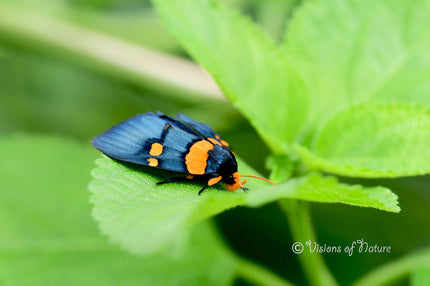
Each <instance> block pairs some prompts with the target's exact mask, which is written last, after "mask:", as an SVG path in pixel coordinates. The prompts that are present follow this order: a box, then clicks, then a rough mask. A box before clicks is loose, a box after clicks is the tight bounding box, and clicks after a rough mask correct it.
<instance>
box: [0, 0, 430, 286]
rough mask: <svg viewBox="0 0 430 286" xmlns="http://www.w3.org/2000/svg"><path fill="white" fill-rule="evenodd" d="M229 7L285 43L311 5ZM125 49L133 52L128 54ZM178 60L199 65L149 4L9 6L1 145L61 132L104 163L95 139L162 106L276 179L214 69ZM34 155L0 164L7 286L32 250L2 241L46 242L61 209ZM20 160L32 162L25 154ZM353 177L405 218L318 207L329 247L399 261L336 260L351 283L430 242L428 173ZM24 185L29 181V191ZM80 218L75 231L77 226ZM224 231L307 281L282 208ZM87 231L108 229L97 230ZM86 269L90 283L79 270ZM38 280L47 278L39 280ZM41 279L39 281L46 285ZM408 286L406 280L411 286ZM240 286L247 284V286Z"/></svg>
mask: <svg viewBox="0 0 430 286" xmlns="http://www.w3.org/2000/svg"><path fill="white" fill-rule="evenodd" d="M224 2H228V4H229V5H232V6H234V7H236V8H238V9H240V10H242V11H243V12H244V13H246V14H248V15H249V16H250V17H251V18H252V19H253V20H254V21H255V22H256V23H257V24H258V25H260V27H261V28H262V29H263V30H264V31H265V32H267V33H268V34H270V35H271V36H272V37H273V38H274V39H277V40H279V39H281V35H282V33H283V30H284V29H285V27H286V26H287V25H288V19H289V17H290V16H291V13H292V11H293V10H294V7H296V6H297V5H300V2H301V1H300V0H289V1H276V0H271V1H257V0H236V1H227V0H224ZM88 35H92V36H93V37H90V38H91V40H87V38H86V37H87V36H88ZM81 36H82V37H81ZM106 44H109V45H111V46H107V45H106ZM124 46H125V47H132V48H131V49H130V50H129V49H125V50H122V49H121V47H124ZM148 49H150V50H148ZM153 51H155V52H157V53H156V54H154V56H153V57H152V61H151V62H145V61H143V60H142V59H143V58H142V54H140V53H143V55H147V53H152V52H153ZM104 54H106V55H107V58H106V59H104V60H103V59H101V57H100V55H104ZM116 55H117V57H116ZM168 55H171V56H174V57H175V58H170V57H168ZM177 58H180V59H183V60H186V61H191V59H190V58H189V56H188V55H187V54H186V53H185V52H184V51H183V50H182V49H181V47H180V46H179V44H178V43H177V42H176V41H175V40H174V39H173V38H172V37H171V36H170V35H169V34H168V32H167V31H166V29H165V28H164V26H163V25H162V23H161V21H160V19H159V18H158V16H157V15H156V13H155V12H154V9H153V7H152V5H151V3H150V2H149V1H143V0H125V1H120V0H75V1H72V0H69V1H66V0H15V1H9V0H2V1H1V2H0V139H1V140H3V141H4V140H6V141H7V140H8V138H11V137H16V136H19V138H20V141H25V140H27V138H34V137H38V136H41V135H48V136H54V137H56V138H58V140H61V138H67V140H73V141H75V142H78V143H77V144H80V145H82V146H84V147H83V148H84V149H85V151H84V152H88V153H90V154H91V156H92V158H93V160H95V159H96V158H98V156H99V155H98V154H99V153H98V152H97V151H96V150H93V149H92V147H91V146H90V143H89V142H90V140H91V138H92V137H94V136H95V135H97V134H99V133H101V132H102V131H104V130H105V129H107V128H109V127H111V126H112V125H114V124H116V123H118V122H120V121H122V120H125V119H127V118H129V117H131V116H133V115H135V114H138V113H144V112H147V111H156V110H160V111H162V112H164V113H167V114H170V115H174V114H175V113H177V112H182V113H185V114H187V115H189V116H190V117H192V118H195V119H197V120H199V121H204V122H206V123H208V124H209V125H211V126H213V127H214V128H215V129H216V130H217V131H219V133H220V134H222V135H223V137H224V138H226V139H227V140H228V141H229V142H230V143H231V145H232V146H234V149H235V152H236V153H237V154H239V155H240V156H241V157H242V158H243V159H245V160H246V161H247V162H248V163H249V164H250V165H251V166H253V167H254V168H255V169H257V170H258V171H260V172H261V173H262V174H265V175H267V174H268V172H267V170H266V169H265V163H264V162H265V157H266V156H267V155H268V154H269V151H268V149H267V147H266V146H265V145H264V143H263V142H262V141H261V140H260V139H259V138H258V135H257V134H256V133H255V131H254V130H253V129H252V127H251V126H250V125H249V124H248V122H247V121H246V120H245V119H244V118H243V117H242V116H241V115H240V114H239V113H238V112H237V111H236V110H235V109H234V108H233V107H232V105H231V104H230V103H228V102H227V101H226V100H225V99H223V97H222V95H220V93H219V91H217V89H216V88H214V86H213V85H212V84H213V83H212V82H211V80H210V79H209V77H208V76H207V75H206V74H205V73H204V72H203V71H201V72H200V71H199V70H198V68H197V67H194V66H192V67H191V69H192V71H193V73H191V72H190V73H189V74H187V73H185V75H184V72H183V71H182V70H181V68H182V67H184V65H185V66H186V65H187V62H183V61H179V62H177V61H176V60H177ZM148 65H149V67H151V66H152V67H154V70H156V69H157V68H156V67H157V66H159V67H161V71H164V70H169V71H170V72H171V73H172V74H171V75H170V76H167V75H166V76H165V77H164V76H163V73H162V72H161V75H160V74H157V73H156V72H154V74H151V69H149V72H147V71H146V69H148ZM140 66H142V67H143V68H142V70H140V69H139V67H140ZM136 67H138V68H137V69H136ZM145 68H146V69H145ZM196 71H197V72H196ZM195 72H196V73H197V76H195V75H194V73H195ZM175 73H176V74H175ZM182 77H185V78H186V80H185V82H186V81H187V80H189V81H190V82H191V85H190V86H187V85H184V82H181V81H178V80H175V79H182ZM196 86H198V87H199V88H196ZM429 96H430V95H429ZM6 141H5V142H6ZM1 145H2V146H3V147H2V148H3V150H1V151H0V152H2V154H3V156H6V155H7V153H8V151H9V150H12V149H14V148H18V149H19V148H23V149H25V148H27V147H26V146H27V145H26V144H25V142H24V143H23V144H22V146H20V145H18V146H16V145H15V146H10V145H7V144H4V143H2V144H1ZM255 150H258V152H256V151H255ZM26 152H28V153H31V152H32V151H31V150H23V153H24V154H26ZM53 154H55V152H53ZM6 157H7V156H6ZM34 158H36V157H31V159H29V160H28V162H27V163H26V167H25V168H24V167H22V166H17V167H13V166H12V165H13V164H14V163H15V161H14V160H13V157H12V158H9V160H5V159H2V158H0V160H3V163H0V166H1V169H0V178H1V180H2V182H3V183H2V182H0V195H1V196H2V197H1V198H0V205H3V206H2V207H1V210H0V215H1V216H2V217H1V218H0V284H1V285H22V284H20V283H19V281H20V279H19V273H18V270H16V269H13V268H12V267H6V266H7V265H8V264H9V263H10V261H12V260H14V261H15V262H16V261H17V260H19V259H18V258H14V257H15V256H14V253H15V252H16V251H18V252H20V251H21V252H22V251H24V252H25V251H26V250H22V249H20V250H16V249H14V247H13V246H11V245H10V244H7V243H2V242H1V241H7V239H10V238H11V237H13V238H14V239H16V240H18V241H19V240H21V239H22V240H25V241H31V240H32V239H33V238H34V237H37V235H35V236H33V235H34V234H37V233H44V232H45V229H44V228H43V227H45V228H46V229H50V225H49V224H46V225H43V224H41V225H40V226H38V227H37V228H36V229H31V228H30V227H29V225H31V222H32V219H37V217H32V216H33V214H34V213H38V211H40V210H43V209H50V206H49V204H50V200H48V199H46V198H45V199H41V198H40V197H39V196H40V195H44V194H45V193H44V192H43V191H42V190H40V189H38V188H42V186H43V184H40V185H38V184H35V185H32V184H31V182H27V183H25V181H26V178H27V176H26V173H25V172H26V171H28V172H34V171H35V170H32V169H31V168H29V166H30V167H31V165H32V164H36V163H37V162H32V160H36V159H34ZM65 159H67V158H65ZM20 160H21V161H20V162H22V161H23V159H22V158H21V159H20ZM37 160H39V161H38V162H40V161H43V160H44V158H43V156H42V157H40V158H37ZM70 160H77V159H76V158H70ZM93 160H89V161H88V162H85V163H83V166H84V168H83V169H82V170H80V171H79V174H80V175H76V176H80V177H79V178H80V180H81V181H82V182H85V181H86V182H89V180H90V175H89V172H90V170H91V168H92V167H94V164H93ZM62 164H66V165H67V161H66V160H63V161H62ZM21 167H22V168H21ZM11 168H12V169H13V168H15V169H16V170H18V171H19V170H22V175H23V176H22V178H21V179H15V180H12V179H11V176H12V173H8V171H9V170H11ZM15 169H14V170H15ZM18 171H17V172H18ZM38 176H39V179H40V176H42V177H43V176H44V177H45V178H46V180H48V179H52V176H55V174H48V173H42V174H38ZM29 177H30V178H31V176H29ZM71 178H73V176H71ZM28 180H29V179H28ZM344 180H345V181H348V182H359V183H361V184H364V185H366V184H367V185H377V184H378V185H379V184H380V185H384V186H387V187H389V188H391V189H392V190H393V191H394V192H395V193H397V194H398V195H399V197H400V205H401V207H402V211H401V212H400V213H399V214H392V213H386V212H381V211H378V210H374V209H367V208H366V209H364V208H363V209H362V208H357V207H350V206H343V205H339V204H336V205H330V204H312V214H313V218H314V224H315V228H316V233H317V236H318V239H319V242H320V244H321V245H323V244H327V245H341V246H346V245H349V244H351V243H352V241H355V240H357V239H361V238H363V239H364V240H366V241H367V242H369V243H374V244H378V245H390V246H391V247H392V252H391V253H390V254H355V255H353V256H351V257H349V256H348V255H346V254H325V255H324V257H325V260H326V262H327V264H328V267H329V268H330V269H331V270H332V272H333V274H334V276H335V277H336V278H337V280H338V281H339V282H340V283H341V284H342V285H346V284H348V283H350V282H352V281H353V280H355V279H356V278H357V277H359V276H360V275H361V274H363V273H365V272H367V271H369V270H371V269H373V268H375V267H376V266H378V265H382V264H384V263H386V262H389V261H391V260H393V259H395V258H398V257H402V256H403V255H405V254H408V253H410V252H412V251H414V250H416V249H420V248H423V247H426V246H429V245H430V224H429V217H430V208H429V206H430V192H429V187H428V186H429V183H430V177H429V176H423V177H416V178H404V179H396V180H379V181H376V180H367V181H366V180H363V181H361V180H360V181H351V180H350V179H346V178H345V179H344ZM23 181H24V183H25V184H26V185H25V186H24V187H23V184H24V183H23ZM55 184H56V186H57V188H58V193H57V194H56V196H58V197H61V195H62V194H61V190H62V189H63V188H67V186H70V182H69V181H61V180H60V181H57V182H56V183H55ZM74 191H75V192H77V193H78V196H79V200H81V201H82V202H83V204H85V210H86V212H87V213H88V220H90V219H91V218H90V216H91V207H90V205H89V203H87V201H86V200H87V199H88V197H89V193H88V191H87V189H86V186H85V185H84V184H77V185H76V186H75V189H74ZM26 192H28V193H26ZM13 193H16V194H17V195H16V197H14V196H13V195H11V194H13ZM39 194H40V195H39ZM18 195H19V196H21V197H22V196H27V195H28V199H26V204H25V205H23V204H22V203H21V201H19V199H18ZM29 201H30V202H29ZM31 202H33V203H31ZM64 202H65V205H63V206H62V209H63V210H64V211H65V213H64V214H61V213H57V214H52V215H60V216H61V215H64V216H69V215H70V216H73V213H67V212H68V211H72V210H69V209H68V207H67V200H66V198H64ZM18 216H19V217H25V219H24V220H25V221H26V225H21V226H20V225H17V226H16V227H11V224H14V223H15V218H16V217H18ZM70 222H71V223H73V218H71V219H70ZM216 223H217V227H218V228H219V230H220V232H221V233H222V235H223V236H224V237H225V239H226V240H227V241H228V243H229V244H230V245H231V247H232V248H233V249H234V250H235V251H237V252H238V253H239V254H241V255H242V256H244V257H247V258H250V259H252V260H253V261H255V262H257V263H259V264H261V265H264V266H266V267H267V268H270V269H271V270H273V271H274V272H276V273H277V274H279V275H281V276H283V277H286V278H287V279H288V280H290V281H292V282H295V283H298V284H305V283H306V279H305V277H303V274H302V271H301V270H300V265H299V263H298V259H297V256H296V255H295V254H293V253H292V252H291V244H292V243H293V241H292V238H291V235H290V233H289V229H288V225H287V222H286V221H285V217H284V215H283V214H282V213H281V212H280V211H279V209H278V206H277V205H275V204H272V205H268V206H265V207H263V208H260V209H247V208H238V209H234V210H231V211H228V212H225V213H223V214H221V215H219V216H218V217H217V218H216ZM19 227H22V228H24V227H28V228H29V229H30V230H28V231H20V230H19ZM68 227H69V228H70V229H72V228H73V225H69V226H65V230H63V231H64V233H67V228H68ZM87 227H88V229H93V230H91V231H94V232H96V231H97V227H96V225H95V223H94V224H89V225H88V226H87ZM17 229H18V230H17ZM9 231H10V233H8V232H9ZM12 232H13V233H12ZM29 251H31V250H29ZM13 265H15V266H16V265H18V266H19V267H20V268H19V270H20V271H23V272H24V273H26V272H25V271H27V272H28V271H29V270H28V269H30V268H31V265H32V264H31V263H30V262H28V263H24V262H23V263H21V264H20V263H17V264H13ZM44 265H45V266H43V265H42V266H38V271H39V272H38V273H43V272H44V270H45V269H48V268H49V267H50V266H49V265H50V264H49V259H48V258H47V260H46V261H45V264H44ZM44 267H45V268H44ZM76 271H77V272H76V273H77V275H79V269H78V270H76ZM21 273H22V272H21ZM60 274H61V273H60ZM33 275H35V276H37V273H34V274H33ZM45 278H46V277H45ZM42 280H43V279H41V280H40V285H45V284H43V281H42ZM1 281H3V282H5V283H6V284H3V283H2V282H1ZM17 281H18V282H17ZM13 282H17V283H16V284H15V283H13ZM403 283H406V281H403V282H401V283H400V284H403ZM237 284H246V283H245V282H244V281H237ZM71 285H73V284H71Z"/></svg>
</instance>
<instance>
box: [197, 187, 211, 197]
mask: <svg viewBox="0 0 430 286" xmlns="http://www.w3.org/2000/svg"><path fill="white" fill-rule="evenodd" d="M207 187H209V185H206V186H204V187H203V188H202V189H201V190H200V191H199V196H200V195H201V194H202V192H203V191H204V190H206V188H207Z"/></svg>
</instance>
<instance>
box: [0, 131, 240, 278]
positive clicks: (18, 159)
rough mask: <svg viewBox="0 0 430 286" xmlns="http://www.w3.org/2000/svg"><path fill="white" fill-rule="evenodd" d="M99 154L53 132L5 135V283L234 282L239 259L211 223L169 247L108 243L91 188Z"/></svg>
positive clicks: (0, 221)
mask: <svg viewBox="0 0 430 286" xmlns="http://www.w3.org/2000/svg"><path fill="white" fill-rule="evenodd" d="M96 154H97V152H96V151H95V150H94V149H93V148H91V146H90V145H89V144H86V145H82V144H79V143H76V142H73V141H69V140H65V139H60V138H57V137H53V136H23V135H17V136H12V137H8V138H1V139H0V157H1V158H2V159H1V160H0V182H1V187H0V229H1V232H0V281H1V284H2V285H44V286H46V285H48V286H49V285H66V286H67V285H231V283H232V279H233V277H234V272H235V270H236V262H235V259H234V258H233V257H231V255H230V254H229V253H227V251H225V249H224V248H223V246H222V245H221V243H220V242H219V241H218V240H217V238H216V235H215V234H214V232H213V231H212V230H211V228H210V227H208V225H207V224H200V225H198V226H196V227H195V228H193V232H192V233H191V234H190V236H189V237H188V239H187V241H184V243H182V244H181V247H180V248H179V247H178V248H176V249H175V252H174V253H169V254H168V255H166V254H163V255H161V254H160V255H154V256H150V257H145V258H138V257H135V256H132V255H130V254H127V253H125V252H124V251H122V250H120V249H118V247H116V246H112V245H110V244H109V243H108V242H107V241H106V239H105V238H104V237H102V236H101V235H100V234H99V232H98V230H97V226H96V224H95V223H94V221H93V220H92V218H91V215H90V213H91V205H90V204H89V202H88V192H87V191H86V185H87V183H88V180H89V179H90V175H89V171H90V169H91V168H92V167H93V164H94V163H93V161H94V157H95V156H96Z"/></svg>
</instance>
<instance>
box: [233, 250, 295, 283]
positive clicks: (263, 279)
mask: <svg viewBox="0 0 430 286" xmlns="http://www.w3.org/2000/svg"><path fill="white" fill-rule="evenodd" d="M236 259H237V262H238V265H237V274H238V276H240V277H242V278H244V279H245V280H246V281H248V282H251V283H253V284H256V285H274V286H275V285H276V286H278V285H279V286H292V285H294V284H292V283H290V282H288V281H286V280H284V279H282V278H281V277H279V276H277V275H276V274H274V273H272V272H270V271H269V270H267V269H265V268H263V267H261V266H260V265H258V264H255V263H253V262H250V261H248V260H245V259H243V258H240V257H237V256H236Z"/></svg>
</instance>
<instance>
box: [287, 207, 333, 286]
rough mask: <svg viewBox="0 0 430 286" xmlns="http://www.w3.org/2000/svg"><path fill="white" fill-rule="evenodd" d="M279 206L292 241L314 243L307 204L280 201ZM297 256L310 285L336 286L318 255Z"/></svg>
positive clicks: (302, 254)
mask: <svg viewBox="0 0 430 286" xmlns="http://www.w3.org/2000/svg"><path fill="white" fill-rule="evenodd" d="M279 204H280V207H281V209H282V210H283V212H284V213H285V214H286V216H287V219H288V222H289V224H290V227H291V232H292V234H293V239H294V240H295V241H296V242H301V243H303V244H304V243H305V242H306V241H308V240H311V241H312V242H316V237H315V233H314V230H313V227H312V221H311V216H310V212H309V207H308V204H307V203H305V202H301V201H297V200H282V201H280V203H279ZM298 255H299V259H300V262H301V264H302V267H303V270H304V272H305V274H306V276H307V278H308V280H309V282H310V283H311V285H323V286H330V285H337V282H336V280H335V279H334V278H333V276H332V275H331V273H330V271H329V270H328V268H327V266H326V265H325V263H324V260H323V257H322V256H321V254H320V253H318V252H314V253H311V252H308V251H303V252H302V253H301V254H298Z"/></svg>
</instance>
